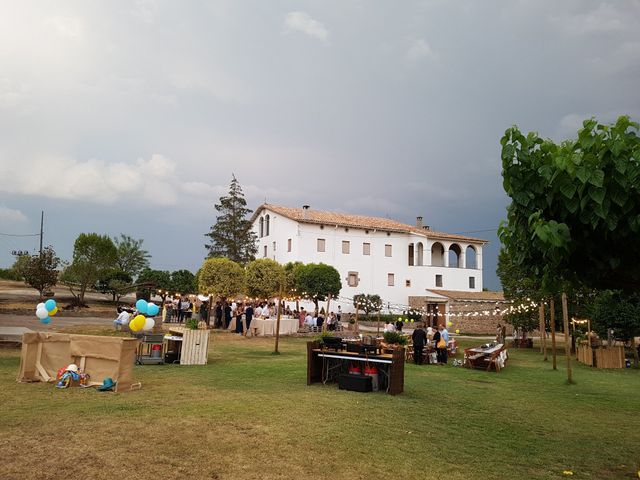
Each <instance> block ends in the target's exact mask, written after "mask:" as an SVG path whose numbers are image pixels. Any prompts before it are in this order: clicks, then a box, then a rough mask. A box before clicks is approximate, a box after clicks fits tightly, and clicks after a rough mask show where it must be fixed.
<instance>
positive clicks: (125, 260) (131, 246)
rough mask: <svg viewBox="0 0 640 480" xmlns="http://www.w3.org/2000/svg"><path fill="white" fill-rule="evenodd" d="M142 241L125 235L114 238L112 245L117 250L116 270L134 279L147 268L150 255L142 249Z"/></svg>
mask: <svg viewBox="0 0 640 480" xmlns="http://www.w3.org/2000/svg"><path fill="white" fill-rule="evenodd" d="M143 241H144V240H142V239H140V240H136V239H135V238H133V237H130V236H129V235H125V234H120V238H118V237H114V239H113V243H114V245H115V246H116V250H117V253H116V270H118V271H120V272H125V273H127V274H128V275H129V276H130V277H132V278H136V277H137V276H138V275H139V274H140V272H141V271H142V270H144V269H145V268H149V259H150V258H151V255H149V252H147V251H146V250H144V249H143V248H142V242H143Z"/></svg>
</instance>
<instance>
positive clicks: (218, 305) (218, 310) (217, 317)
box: [213, 302, 222, 328]
mask: <svg viewBox="0 0 640 480" xmlns="http://www.w3.org/2000/svg"><path fill="white" fill-rule="evenodd" d="M214 318H215V320H214V321H213V326H214V327H216V328H218V327H221V326H222V304H221V303H220V302H216V309H215V312H214Z"/></svg>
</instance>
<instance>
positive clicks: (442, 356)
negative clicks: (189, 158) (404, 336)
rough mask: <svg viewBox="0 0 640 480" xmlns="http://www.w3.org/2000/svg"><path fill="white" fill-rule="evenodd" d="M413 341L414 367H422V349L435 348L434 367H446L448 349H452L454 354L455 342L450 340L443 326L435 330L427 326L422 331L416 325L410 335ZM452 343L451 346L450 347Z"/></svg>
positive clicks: (421, 326) (420, 327)
mask: <svg viewBox="0 0 640 480" xmlns="http://www.w3.org/2000/svg"><path fill="white" fill-rule="evenodd" d="M411 340H412V341H413V361H414V363H415V364H416V365H422V363H423V359H424V349H425V347H427V349H429V348H435V354H436V362H435V364H436V365H446V364H447V361H448V349H449V348H453V350H454V352H455V348H456V344H455V340H450V338H449V332H448V331H447V329H446V327H445V326H444V325H443V324H440V325H438V328H437V329H435V328H433V327H431V326H428V327H427V328H426V331H425V329H423V325H418V327H416V329H415V330H414V331H413V333H412V334H411ZM452 343H453V345H451V344H452Z"/></svg>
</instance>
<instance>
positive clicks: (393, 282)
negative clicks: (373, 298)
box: [387, 273, 395, 287]
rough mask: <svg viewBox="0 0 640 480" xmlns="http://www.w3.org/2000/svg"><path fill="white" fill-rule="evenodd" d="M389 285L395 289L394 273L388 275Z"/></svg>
mask: <svg viewBox="0 0 640 480" xmlns="http://www.w3.org/2000/svg"><path fill="white" fill-rule="evenodd" d="M387 285H389V286H390V287H393V286H394V285H395V278H394V275H393V273H387Z"/></svg>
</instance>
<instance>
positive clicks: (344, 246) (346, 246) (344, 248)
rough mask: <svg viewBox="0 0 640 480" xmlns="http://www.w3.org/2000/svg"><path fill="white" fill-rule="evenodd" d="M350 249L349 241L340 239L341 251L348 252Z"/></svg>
mask: <svg viewBox="0 0 640 480" xmlns="http://www.w3.org/2000/svg"><path fill="white" fill-rule="evenodd" d="M350 250H351V243H350V242H348V241H347V240H343V241H342V253H346V254H348V253H349V251H350Z"/></svg>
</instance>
